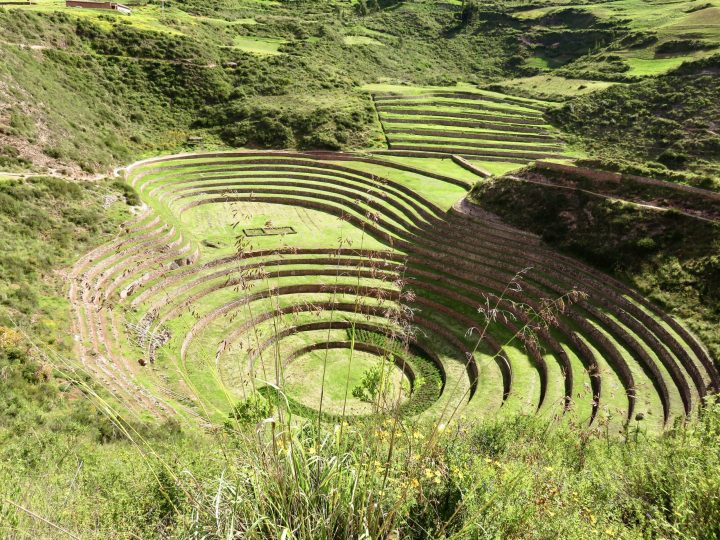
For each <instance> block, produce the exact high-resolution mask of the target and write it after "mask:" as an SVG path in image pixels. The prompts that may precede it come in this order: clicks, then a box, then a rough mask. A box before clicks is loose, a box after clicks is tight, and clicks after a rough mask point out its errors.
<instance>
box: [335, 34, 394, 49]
mask: <svg viewBox="0 0 720 540" xmlns="http://www.w3.org/2000/svg"><path fill="white" fill-rule="evenodd" d="M343 43H345V45H371V46H373V47H383V46H384V45H385V44H384V43H382V42H381V41H378V40H377V39H374V38H371V37H369V36H345V37H344V38H343Z"/></svg>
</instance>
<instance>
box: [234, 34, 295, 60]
mask: <svg viewBox="0 0 720 540" xmlns="http://www.w3.org/2000/svg"><path fill="white" fill-rule="evenodd" d="M284 43H285V41H284V40H282V39H273V38H261V37H252V36H236V37H235V39H234V40H233V45H234V46H235V47H236V48H238V49H240V50H241V51H245V52H249V53H252V54H258V55H261V56H262V55H271V56H272V55H278V54H280V52H279V49H280V47H281V46H282V45H283V44H284Z"/></svg>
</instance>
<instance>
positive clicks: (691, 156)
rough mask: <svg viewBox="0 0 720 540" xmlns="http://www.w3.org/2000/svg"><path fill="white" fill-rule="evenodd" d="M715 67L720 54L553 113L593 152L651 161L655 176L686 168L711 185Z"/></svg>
mask: <svg viewBox="0 0 720 540" xmlns="http://www.w3.org/2000/svg"><path fill="white" fill-rule="evenodd" d="M718 70H720V56H714V57H712V58H709V59H707V60H703V61H699V62H695V63H691V64H687V65H685V66H683V67H682V68H679V69H677V70H675V71H673V72H671V73H669V74H667V75H663V76H661V77H658V78H656V79H650V80H647V81H643V82H639V83H634V84H631V85H627V86H625V85H617V86H613V87H611V88H608V89H607V90H603V91H600V92H596V93H594V94H591V95H588V96H584V97H579V98H576V99H573V100H571V101H570V102H569V103H567V104H565V105H564V106H563V107H562V108H561V109H559V110H558V111H556V112H555V114H554V117H555V119H556V120H557V121H558V123H559V124H560V125H561V126H562V127H563V129H565V130H567V131H568V132H571V133H573V134H574V135H575V136H577V137H578V138H579V139H580V140H582V141H586V144H587V145H588V147H589V151H590V152H591V153H592V154H594V155H598V156H605V158H606V159H607V158H616V159H620V160H626V161H635V162H640V163H642V162H650V165H651V167H652V166H653V165H654V167H653V169H652V171H653V172H654V173H655V174H658V173H659V174H660V175H663V174H669V175H672V171H681V170H687V169H690V170H691V171H695V172H697V173H698V177H699V178H697V179H696V182H699V181H700V179H702V182H703V183H704V185H706V186H708V187H711V186H713V185H714V183H713V180H712V178H713V177H715V178H717V176H718V174H719V173H720V164H719V163H718V156H720V136H718V133H717V131H716V130H717V119H718V118H719V117H720V87H719V86H718V84H717V77H718V75H717V74H718ZM663 169H665V171H663ZM667 169H669V171H667Z"/></svg>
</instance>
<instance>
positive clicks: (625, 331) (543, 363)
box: [70, 87, 720, 429]
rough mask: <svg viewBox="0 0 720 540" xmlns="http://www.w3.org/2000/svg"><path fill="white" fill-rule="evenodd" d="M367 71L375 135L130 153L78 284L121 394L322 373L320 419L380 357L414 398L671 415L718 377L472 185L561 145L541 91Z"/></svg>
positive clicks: (91, 332) (147, 399) (194, 410)
mask: <svg viewBox="0 0 720 540" xmlns="http://www.w3.org/2000/svg"><path fill="white" fill-rule="evenodd" d="M368 91H369V92H371V93H372V97H373V100H374V103H375V105H376V107H377V112H378V115H379V118H380V120H381V122H382V126H383V129H384V132H385V135H386V137H387V142H388V145H387V149H385V150H379V151H375V152H373V153H372V154H351V153H339V152H338V153H332V152H322V153H318V152H315V153H313V152H308V153H295V152H283V151H236V152H226V153H205V154H187V155H175V156H169V157H162V158H153V159H148V160H145V161H140V162H137V163H135V164H133V165H131V166H129V167H127V168H126V169H125V170H123V171H121V174H123V175H124V176H125V179H126V181H127V182H128V183H129V184H130V185H131V186H133V187H134V188H135V189H136V190H137V192H138V193H139V194H140V197H141V199H142V201H143V205H142V207H141V209H140V210H139V211H138V212H137V215H136V217H135V218H134V220H132V221H131V222H128V223H127V224H126V225H125V226H124V228H123V231H122V233H121V234H120V235H119V236H118V237H117V238H116V239H115V240H114V241H112V242H110V243H107V244H105V245H102V246H100V247H99V248H97V249H95V250H94V251H92V252H90V253H88V254H87V255H85V256H84V257H83V258H82V259H80V260H79V261H78V262H77V263H76V264H75V266H74V268H73V270H72V276H71V285H70V298H71V301H72V306H73V312H74V324H75V333H76V335H77V341H78V344H79V348H80V351H81V358H82V363H83V364H84V366H85V367H86V368H87V369H88V370H89V371H90V372H91V373H92V374H93V375H94V376H96V377H97V378H98V379H99V380H100V381H102V383H103V384H104V385H105V386H106V387H107V388H108V389H109V390H111V391H112V392H113V393H114V394H115V395H116V396H117V397H118V398H119V399H121V400H123V401H124V402H125V403H127V404H128V406H129V407H130V408H131V409H132V410H134V411H135V412H136V413H137V414H138V415H148V414H152V415H155V416H160V417H163V416H169V415H174V414H179V415H184V416H199V417H202V418H204V419H210V420H212V421H222V419H223V418H225V417H226V416H227V414H228V411H229V409H230V408H231V406H232V404H233V403H235V402H237V401H238V400H241V399H243V398H246V397H247V396H248V395H250V393H252V392H260V393H261V394H262V395H263V396H264V397H265V398H266V399H270V400H279V399H282V400H286V401H287V403H288V404H289V405H290V410H291V411H292V412H294V413H295V414H297V415H299V416H312V415H314V414H317V411H318V409H319V404H320V394H321V392H323V393H324V395H323V405H322V415H323V418H324V419H325V420H327V421H337V419H339V418H340V417H342V416H345V417H347V418H349V419H357V418H364V417H366V416H367V415H370V414H373V412H374V410H373V407H372V405H371V404H368V403H366V402H363V401H361V400H359V399H355V398H354V397H353V396H352V395H351V392H352V389H353V387H354V386H355V385H356V384H357V383H358V381H359V380H360V378H361V376H362V373H363V371H364V370H365V369H367V368H368V367H369V366H372V365H373V364H374V363H375V362H377V361H378V359H379V358H385V359H390V360H392V362H393V364H394V367H393V369H394V370H395V372H394V374H393V377H394V380H395V381H396V382H397V383H398V384H397V385H396V387H398V388H402V389H403V390H402V395H401V396H399V399H400V401H401V403H400V410H401V411H402V414H404V415H406V416H408V417H417V418H419V419H422V418H432V419H433V420H435V419H438V420H442V419H444V418H445V419H446V418H450V417H452V416H454V415H462V416H463V417H465V418H483V417H493V416H496V415H499V414H502V415H505V414H516V413H525V414H539V415H546V416H548V417H553V418H558V419H574V420H576V421H580V422H583V423H593V422H598V421H599V419H601V418H603V419H604V420H605V421H608V422H610V423H611V424H615V425H617V426H618V427H621V426H622V425H624V424H625V423H626V422H627V421H628V420H632V419H634V418H637V417H638V415H641V416H640V417H644V418H645V420H646V422H647V425H649V426H653V428H657V429H661V428H662V427H663V426H666V425H668V424H669V423H672V422H673V420H674V419H676V418H678V417H683V416H685V415H692V414H695V413H696V412H697V410H698V409H699V408H700V407H701V402H702V399H703V397H704V396H705V395H706V394H708V393H709V392H712V391H715V390H717V389H718V386H719V385H720V379H719V378H718V373H717V370H716V368H715V366H714V363H713V360H712V359H711V358H710V356H709V354H708V352H707V351H706V349H705V348H704V347H703V344H702V343H700V342H699V340H698V339H697V338H696V337H694V335H693V334H691V333H690V331H689V330H688V329H687V328H686V327H685V326H684V325H683V324H681V323H680V322H679V321H678V320H676V319H674V318H673V317H670V316H669V315H667V314H666V313H664V312H663V311H661V310H660V309H658V307H656V306H655V305H653V303H652V302H650V301H648V300H646V299H645V298H644V297H643V296H642V295H640V294H639V293H637V292H635V291H633V290H631V289H630V288H628V287H627V286H625V285H623V284H622V283H620V282H619V281H618V280H615V279H613V278H611V277H609V276H608V275H606V274H603V273H602V272H600V271H598V270H595V269H593V268H591V267H589V266H587V265H585V264H582V263H580V262H578V261H577V260H574V259H572V258H570V257H568V256H564V255H561V254H559V253H558V252H556V251H553V250H552V249H551V248H549V247H547V246H546V245H544V244H543V243H542V242H541V241H540V240H539V238H538V237H536V236H534V235H532V234H529V233H526V232H522V231H520V230H517V229H515V228H513V227H511V226H509V225H507V224H505V223H504V222H503V221H501V220H500V219H499V218H497V217H496V216H494V215H492V214H490V213H489V212H485V211H483V210H480V209H479V208H478V207H475V206H473V205H472V204H470V203H469V202H468V201H466V200H465V199H464V197H465V195H466V194H467V190H468V189H469V188H470V187H471V185H472V184H473V183H475V182H476V181H477V180H478V179H480V178H481V177H482V175H485V174H491V173H492V172H502V171H507V170H511V169H513V168H517V167H518V166H519V164H526V163H527V162H528V161H531V160H537V159H553V158H555V159H562V158H563V157H565V154H564V151H565V150H564V146H563V142H562V139H561V137H560V135H559V134H558V133H557V132H555V131H554V130H553V128H551V127H550V126H549V125H548V124H547V123H546V121H545V120H544V116H543V114H544V107H545V104H544V103H543V102H540V101H535V100H530V99H523V98H518V97H510V96H505V95H503V94H499V93H492V92H482V91H477V90H476V91H471V90H463V91H458V90H457V89H455V90H453V89H448V88H412V87H410V88H400V87H397V88H393V87H390V88H388V87H370V88H368ZM486 168H490V169H491V170H490V171H487V170H486ZM324 366H325V367H324Z"/></svg>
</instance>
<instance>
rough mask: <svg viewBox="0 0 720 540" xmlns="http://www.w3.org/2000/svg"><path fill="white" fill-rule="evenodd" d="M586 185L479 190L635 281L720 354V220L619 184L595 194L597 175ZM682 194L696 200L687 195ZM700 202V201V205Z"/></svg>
mask: <svg viewBox="0 0 720 540" xmlns="http://www.w3.org/2000/svg"><path fill="white" fill-rule="evenodd" d="M521 176H525V177H527V178H530V179H532V180H538V177H539V179H540V180H543V181H547V180H548V179H551V180H555V181H556V179H553V176H556V177H559V178H562V176H563V175H557V174H554V173H550V172H543V173H537V172H532V171H528V172H526V173H525V174H521ZM580 186H581V187H580V189H577V190H571V189H562V188H560V189H559V188H557V187H552V186H547V185H540V184H536V183H527V182H523V181H522V180H520V181H518V180H511V179H503V178H499V179H497V180H495V181H493V182H492V183H488V184H478V185H477V187H476V188H475V190H474V191H473V196H474V199H475V200H476V201H477V202H478V203H479V204H480V205H482V206H483V207H485V208H487V209H489V210H490V211H492V212H495V213H497V214H498V215H500V216H502V217H503V219H505V220H507V221H508V222H510V223H513V224H515V225H517V226H519V227H522V228H524V229H527V230H530V231H533V232H535V233H537V234H539V235H540V236H541V237H542V238H543V240H545V241H547V242H548V243H550V244H551V245H554V246H557V247H558V248H560V249H561V250H563V251H565V252H567V253H570V254H572V255H575V256H577V257H580V258H582V259H584V260H586V261H588V262H590V263H591V264H593V265H594V266H597V267H599V268H602V269H603V270H605V271H606V272H609V273H612V274H614V275H616V276H617V277H619V278H621V279H623V280H625V281H627V282H630V283H632V284H633V286H634V287H636V288H637V289H639V290H640V291H642V292H643V293H644V294H646V295H647V296H648V297H649V298H651V299H652V300H653V301H655V302H657V303H659V304H661V305H663V306H664V307H665V308H666V309H667V310H669V311H671V312H674V313H676V314H677V315H679V316H681V317H683V318H684V319H686V320H688V321H689V322H690V323H691V324H692V326H693V328H694V329H695V330H696V331H697V332H698V333H700V334H701V335H702V337H703V340H704V341H705V343H706V344H707V345H708V346H710V347H712V350H713V352H714V355H715V357H716V358H718V357H720V333H719V332H718V327H719V326H718V325H719V324H720V272H719V270H720V266H719V264H720V258H719V257H718V249H719V247H720V227H719V226H718V224H717V222H714V221H711V220H705V219H702V218H701V219H698V218H697V217H695V215H691V214H688V213H685V210H686V208H682V207H680V208H673V207H672V206H666V209H659V208H650V207H647V206H644V205H643V204H634V203H632V202H627V201H624V200H619V199H617V198H615V197H617V193H615V192H613V191H611V192H608V193H606V194H604V195H595V194H593V192H596V191H598V186H597V185H596V184H593V183H592V182H588V181H585V182H584V183H583V182H582V180H581V181H580ZM583 189H584V190H583ZM611 189H612V188H611ZM588 190H589V191H588ZM600 191H602V190H600ZM625 196H626V197H628V196H629V194H626V195H625ZM632 198H634V199H635V200H637V201H638V202H640V203H642V202H643V201H645V202H648V203H651V204H661V205H667V202H666V201H667V200H668V199H670V197H668V196H667V195H666V194H664V193H662V191H661V190H659V189H658V188H656V192H653V188H645V189H642V190H636V191H635V192H634V193H633V194H632ZM676 198H677V199H680V200H682V199H683V198H685V199H688V200H691V199H692V197H691V196H690V195H685V196H684V197H683V195H682V194H679V195H676ZM658 201H659V202H658ZM704 204H705V205H707V206H708V207H709V208H713V207H714V206H716V205H717V203H716V202H714V201H710V202H706V203H704ZM688 206H690V204H689V203H688ZM667 208H669V209H667ZM698 208H702V204H700V203H698V206H697V207H695V208H694V209H695V210H697V209H698ZM687 210H690V211H692V210H693V208H687ZM700 215H702V212H701V213H700Z"/></svg>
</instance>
